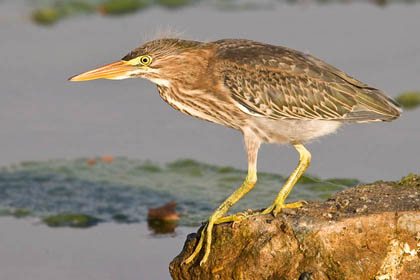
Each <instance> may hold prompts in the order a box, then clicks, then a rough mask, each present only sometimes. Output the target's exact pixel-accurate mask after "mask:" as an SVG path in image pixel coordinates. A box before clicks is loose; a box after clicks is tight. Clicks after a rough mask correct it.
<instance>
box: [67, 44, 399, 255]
mask: <svg viewBox="0 0 420 280" xmlns="http://www.w3.org/2000/svg"><path fill="white" fill-rule="evenodd" d="M131 77H139V78H145V79H148V80H150V81H152V82H153V83H155V84H156V85H157V87H158V91H159V94H160V96H161V97H162V98H163V99H164V100H165V101H166V102H168V103H169V104H170V105H171V106H172V107H174V108H175V109H177V110H179V111H181V112H183V113H186V114H189V115H191V116H194V117H197V118H200V119H204V120H207V121H211V122H215V123H218V124H221V125H225V126H229V127H232V128H234V129H238V130H240V131H241V132H242V133H243V135H244V139H245V146H246V149H247V153H248V176H247V177H246V179H245V182H244V183H243V184H242V186H241V188H239V189H238V190H237V191H235V192H234V193H233V194H232V195H230V196H229V197H228V198H227V199H226V200H225V201H224V202H223V203H222V204H221V205H220V206H219V208H218V209H217V210H216V211H215V212H214V213H213V214H212V215H211V216H210V218H209V221H208V223H207V225H206V226H205V228H204V229H203V232H202V234H201V238H200V241H199V243H198V245H197V248H196V250H195V251H194V253H193V255H192V256H191V257H189V258H188V259H187V260H186V263H189V262H191V261H192V260H193V259H194V258H195V257H196V256H197V254H198V253H199V252H200V250H201V248H202V246H203V244H204V240H205V244H206V250H205V254H204V256H203V258H202V261H201V263H205V262H206V261H207V258H208V257H209V254H210V247H211V235H212V228H213V226H214V225H215V224H218V223H223V222H230V221H239V220H242V219H245V218H247V217H248V216H246V215H232V216H228V217H225V216H224V215H225V214H226V213H227V211H228V210H229V208H230V207H231V206H232V205H233V204H235V203H236V202H237V201H238V200H239V199H240V198H241V197H242V196H244V195H245V194H246V193H247V192H249V191H250V190H251V189H252V188H253V186H254V185H255V183H256V181H257V172H256V170H257V167H256V166H257V154H258V149H259V147H260V145H261V143H263V142H270V143H290V144H292V145H294V146H295V148H296V149H297V150H298V152H299V155H300V161H299V165H298V167H297V168H296V169H295V171H294V172H293V173H292V175H291V176H290V177H289V179H288V180H287V182H286V184H285V185H284V187H283V188H282V189H281V191H280V193H279V194H278V196H277V198H276V199H275V200H274V202H273V204H272V205H271V206H270V207H268V208H267V209H266V210H264V211H263V212H262V214H268V213H273V214H277V213H279V212H280V211H281V209H283V208H294V207H300V206H301V205H302V203H300V202H296V203H292V204H286V203H285V200H286V198H287V196H288V194H289V193H290V191H291V189H292V187H293V185H294V184H295V183H296V182H297V180H298V179H299V177H300V176H301V175H302V174H303V172H304V171H305V170H306V168H307V167H308V166H309V163H310V158H311V156H310V153H309V152H308V151H307V150H306V149H305V148H304V146H303V145H302V144H303V143H305V142H307V141H310V140H312V139H315V138H317V137H320V136H323V135H327V134H329V133H332V132H334V131H336V130H337V129H338V128H339V127H340V125H341V124H342V123H344V122H374V121H391V120H394V119H396V118H398V117H399V116H400V113H401V109H400V107H399V105H398V104H397V103H396V102H395V101H394V100H392V99H391V98H390V97H388V96H387V95H386V94H385V93H384V92H382V91H380V90H378V89H376V88H373V87H371V86H368V85H366V84H364V83H362V82H359V81H358V80H356V79H354V78H352V77H350V76H348V75H347V74H346V73H344V72H342V71H340V70H338V69H336V68H334V67H333V66H331V65H329V64H327V63H325V62H323V61H321V60H319V59H317V58H315V57H313V56H311V55H308V54H305V53H302V52H299V51H296V50H292V49H289V48H285V47H281V46H273V45H268V44H263V43H259V42H255V41H250V40H241V39H226V40H219V41H215V42H207V43H203V42H197V41H188V40H180V39H159V40H154V41H151V42H148V43H146V44H144V45H142V46H140V47H138V48H136V49H135V50H133V51H132V52H130V53H129V54H128V55H126V56H125V57H124V58H123V59H122V60H121V61H118V62H115V63H112V64H110V65H106V66H103V67H100V68H97V69H94V70H91V71H88V72H86V73H83V74H80V75H78V76H75V77H73V78H71V80H72V81H83V80H90V79H97V78H107V79H124V78H131Z"/></svg>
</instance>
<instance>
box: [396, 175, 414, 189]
mask: <svg viewBox="0 0 420 280" xmlns="http://www.w3.org/2000/svg"><path fill="white" fill-rule="evenodd" d="M395 186H396V187H406V186H413V187H420V174H414V173H410V174H408V175H407V176H404V177H402V178H401V180H400V181H399V182H396V183H395Z"/></svg>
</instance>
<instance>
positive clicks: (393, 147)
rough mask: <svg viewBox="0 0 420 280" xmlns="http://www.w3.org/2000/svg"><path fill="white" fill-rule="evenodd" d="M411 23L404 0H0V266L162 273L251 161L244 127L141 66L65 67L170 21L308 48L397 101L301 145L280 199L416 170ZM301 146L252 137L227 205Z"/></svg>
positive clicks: (287, 165) (413, 15)
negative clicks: (168, 93)
mask: <svg viewBox="0 0 420 280" xmlns="http://www.w3.org/2000/svg"><path fill="white" fill-rule="evenodd" d="M418 30H420V5H419V4H418V2H417V1H415V0H407V1H387V0H377V1H350V0H347V1H333V0H319V1H310V0H301V1H294V0H264V1H261V0H260V1H258V0H242V1H240V0H201V1H198V0H80V1H79V0H32V1H31V0H0V36H1V37H0V38H1V41H0V71H1V72H0V73H1V78H0V81H1V86H0V88H1V97H0V141H1V145H0V166H1V168H0V215H1V216H2V217H0V228H1V230H0V279H13V280H15V279H28V277H29V276H30V279H35V280H36V279H60V280H65V279H101V280H102V279H169V278H170V276H169V273H168V264H169V262H170V260H171V259H172V258H173V257H175V256H176V255H177V254H178V253H179V252H180V250H181V248H182V245H183V242H184V240H185V237H186V235H187V234H188V233H190V232H194V231H196V229H197V227H198V226H199V225H200V223H201V222H203V221H205V219H206V217H207V216H208V215H209V214H210V213H211V212H212V211H213V210H214V209H215V208H216V207H217V205H218V204H219V203H221V201H223V199H224V198H225V197H226V196H227V195H228V194H229V193H230V192H232V191H233V190H234V189H235V188H237V187H239V185H240V184H241V182H242V180H243V179H244V178H245V176H246V171H245V170H246V167H247V162H246V153H245V151H244V147H243V140H242V135H241V133H240V132H238V131H234V130H231V129H229V128H225V127H221V126H218V125H215V124H211V123H208V122H204V121H201V120H198V119H194V118H191V117H190V116H186V115H183V114H182V113H180V112H177V111H175V110H174V109H172V108H171V107H170V106H168V105H167V104H166V103H165V102H164V101H163V100H162V99H161V98H160V97H159V95H158V92H157V90H156V87H155V85H153V84H152V83H150V82H148V81H145V80H139V79H130V80H123V81H107V80H96V81H91V82H86V83H70V82H68V81H67V79H68V78H69V77H70V76H73V75H75V74H78V73H80V72H83V71H86V70H89V69H92V68H94V67H96V66H100V65H103V64H106V63H110V62H113V61H115V60H117V59H120V58H122V57H123V56H124V55H125V54H126V53H128V52H129V51H130V50H131V49H133V48H135V47H137V46H138V45H140V44H142V43H144V42H146V41H147V40H150V39H152V38H156V37H159V34H168V33H169V34H171V33H172V34H173V33H176V34H181V35H180V36H181V38H185V39H194V40H200V41H211V40H218V39H222V38H247V39H252V40H257V41H262V42H266V43H270V44H275V45H283V46H287V47H291V48H295V49H298V50H301V51H304V52H307V53H310V54H312V55H314V56H316V57H319V58H321V59H322V60H324V61H326V62H328V63H330V64H332V65H334V66H336V67H337V68H339V69H341V70H343V71H345V72H347V73H348V74H350V75H351V76H354V77H355V78H357V79H359V80H361V81H363V82H365V83H367V84H369V85H372V86H374V87H377V88H380V89H382V90H384V91H385V92H387V93H388V94H389V95H390V96H392V97H394V98H397V99H398V100H399V101H400V103H402V104H403V105H404V108H405V111H404V113H403V115H402V116H401V118H399V119H397V120H396V121H394V122H392V123H373V124H358V125H346V126H344V128H342V129H341V130H340V131H339V132H338V133H337V134H334V135H330V136H328V137H325V138H322V139H320V140H317V141H315V142H313V143H310V144H308V145H307V147H308V149H309V150H310V151H311V152H312V159H313V160H312V163H311V167H310V168H309V169H308V171H307V175H306V176H305V177H304V178H303V179H302V180H301V181H300V182H299V184H298V185H297V186H296V187H295V188H294V190H293V192H292V194H291V196H290V199H291V200H297V199H306V200H315V199H317V200H322V199H327V198H328V196H329V195H331V194H332V193H334V192H336V191H338V190H342V189H345V188H347V187H350V186H354V185H356V184H358V183H361V182H365V183H368V182H373V181H375V180H398V179H400V178H401V177H402V176H405V175H407V174H409V173H420V151H419V140H420V124H419V119H420V110H418V108H417V106H418V105H419V104H420V77H419V73H420V39H419V36H418ZM297 162H298V154H297V153H296V151H295V150H294V149H293V148H290V147H288V146H279V145H265V146H263V147H262V149H261V152H260V155H259V170H260V171H261V175H260V176H259V179H260V180H259V182H258V185H257V186H256V187H255V189H254V190H253V191H252V192H251V193H250V194H249V195H248V196H247V197H246V198H244V199H243V200H241V202H240V203H239V204H238V205H237V206H235V208H234V209H233V211H240V210H244V209H247V208H253V209H258V208H263V207H265V206H267V205H269V203H271V201H272V199H273V198H274V195H275V194H276V193H277V191H278V190H279V189H280V187H281V184H282V182H284V179H285V177H286V176H287V175H288V174H290V173H291V171H292V170H293V169H294V167H295V166H296V164H297ZM165 205H166V206H165ZM161 206H164V207H163V208H159V207H161ZM156 208H158V209H156ZM86 228H88V229H86Z"/></svg>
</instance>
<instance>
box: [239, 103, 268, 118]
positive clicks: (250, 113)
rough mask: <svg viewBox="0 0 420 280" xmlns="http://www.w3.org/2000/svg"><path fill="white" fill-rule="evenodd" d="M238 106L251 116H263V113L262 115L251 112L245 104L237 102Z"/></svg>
mask: <svg viewBox="0 0 420 280" xmlns="http://www.w3.org/2000/svg"><path fill="white" fill-rule="evenodd" d="M236 106H237V107H238V108H239V110H241V111H242V112H244V113H246V114H248V115H251V116H254V117H263V115H260V114H257V113H254V112H251V111H250V110H248V109H247V108H246V107H245V106H243V105H241V104H239V103H236Z"/></svg>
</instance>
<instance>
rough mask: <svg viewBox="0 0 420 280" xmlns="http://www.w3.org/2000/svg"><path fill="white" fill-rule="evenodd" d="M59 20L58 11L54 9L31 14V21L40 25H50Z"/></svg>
mask: <svg viewBox="0 0 420 280" xmlns="http://www.w3.org/2000/svg"><path fill="white" fill-rule="evenodd" d="M60 18H61V14H60V11H59V10H57V9H54V8H45V9H38V10H35V11H33V12H32V20H33V21H34V22H36V23H38V24H42V25H52V24H53V23H55V22H56V21H58V20H59V19H60Z"/></svg>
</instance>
